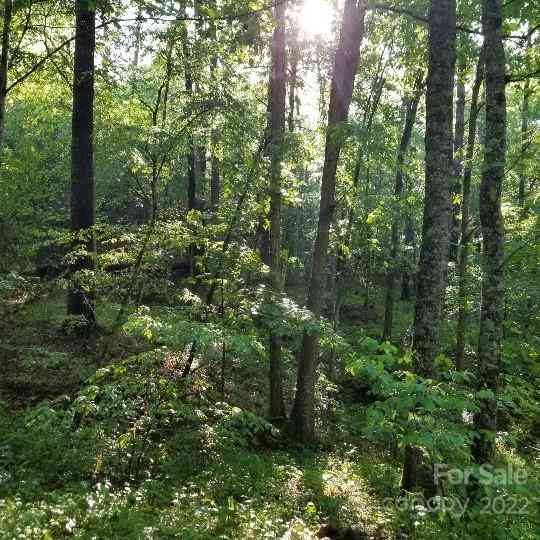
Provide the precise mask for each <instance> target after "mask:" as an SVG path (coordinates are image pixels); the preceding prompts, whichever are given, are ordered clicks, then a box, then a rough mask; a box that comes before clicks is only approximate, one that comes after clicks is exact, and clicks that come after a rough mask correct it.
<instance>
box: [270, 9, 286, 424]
mask: <svg viewBox="0 0 540 540" xmlns="http://www.w3.org/2000/svg"><path fill="white" fill-rule="evenodd" d="M285 5H286V2H280V3H278V4H277V5H276V7H275V17H276V26H275V29H274V36H273V40H272V76H271V79H270V92H269V94H270V124H271V126H270V242H269V244H270V245H269V248H270V250H269V255H270V287H271V289H272V292H273V294H274V297H275V298H276V299H277V298H278V297H279V295H280V293H281V288H282V286H281V281H282V279H281V161H282V155H283V134H284V131H285V94H286V84H287V76H286V61H285ZM269 356H270V416H271V418H284V417H285V405H284V401H283V385H282V375H281V338H280V336H279V335H277V334H276V333H275V332H273V331H270V336H269Z"/></svg>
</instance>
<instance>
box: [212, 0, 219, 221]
mask: <svg viewBox="0 0 540 540" xmlns="http://www.w3.org/2000/svg"><path fill="white" fill-rule="evenodd" d="M213 4H215V0H214V1H213ZM213 4H212V5H213ZM216 39H217V31H216V25H215V23H213V22H212V23H211V24H210V40H211V41H213V42H215V41H216ZM217 68H218V55H217V53H215V54H214V55H213V57H212V62H211V64H210V78H211V80H212V82H213V83H214V84H216V80H215V79H216V73H217ZM216 88H217V85H216ZM211 143H212V144H211V152H210V167H211V170H210V208H211V209H212V212H217V210H218V208H219V197H220V191H221V178H220V166H219V165H220V164H219V158H218V157H217V145H218V143H219V132H218V130H217V129H213V130H212V141H211Z"/></svg>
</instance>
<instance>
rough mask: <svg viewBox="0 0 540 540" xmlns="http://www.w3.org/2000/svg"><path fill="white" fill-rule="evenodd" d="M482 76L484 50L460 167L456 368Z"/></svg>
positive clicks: (461, 348)
mask: <svg viewBox="0 0 540 540" xmlns="http://www.w3.org/2000/svg"><path fill="white" fill-rule="evenodd" d="M483 78H484V52H483V49H482V52H481V53H480V58H479V59H478V64H477V67H476V76H475V80H474V85H473V89H472V96H471V107H470V111H469V133H468V138H467V151H466V154H465V169H464V171H463V194H462V198H461V240H460V246H459V262H458V282H459V285H458V302H459V308H458V321H457V326H456V369H457V370H458V371H462V370H463V369H465V324H466V322H467V265H468V257H469V243H470V236H471V231H470V230H469V221H470V204H471V175H472V165H473V157H474V146H475V144H476V124H477V120H478V113H479V104H478V96H479V94H480V86H481V85H482V80H483Z"/></svg>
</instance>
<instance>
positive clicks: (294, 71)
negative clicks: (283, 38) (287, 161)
mask: <svg viewBox="0 0 540 540" xmlns="http://www.w3.org/2000/svg"><path fill="white" fill-rule="evenodd" d="M290 33H291V44H290V61H289V70H290V73H289V110H288V115H287V129H288V130H289V131H290V132H291V133H292V132H293V131H294V120H295V110H296V99H297V96H296V87H297V85H298V64H299V61H300V48H299V45H298V32H297V29H296V28H294V27H293V28H291V30H290Z"/></svg>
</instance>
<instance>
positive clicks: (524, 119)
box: [518, 37, 531, 208]
mask: <svg viewBox="0 0 540 540" xmlns="http://www.w3.org/2000/svg"><path fill="white" fill-rule="evenodd" d="M530 46H531V38H530V37H529V39H528V40H527V46H526V48H525V56H527V52H528V51H529V49H530ZM526 63H527V62H526ZM530 95H531V90H530V79H529V78H527V79H525V82H524V83H523V101H522V105H521V156H520V160H519V193H518V203H519V206H521V207H522V208H523V207H524V206H525V196H526V185H527V169H526V163H525V158H526V156H527V149H528V147H529V114H530V113H529V98H530Z"/></svg>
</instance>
